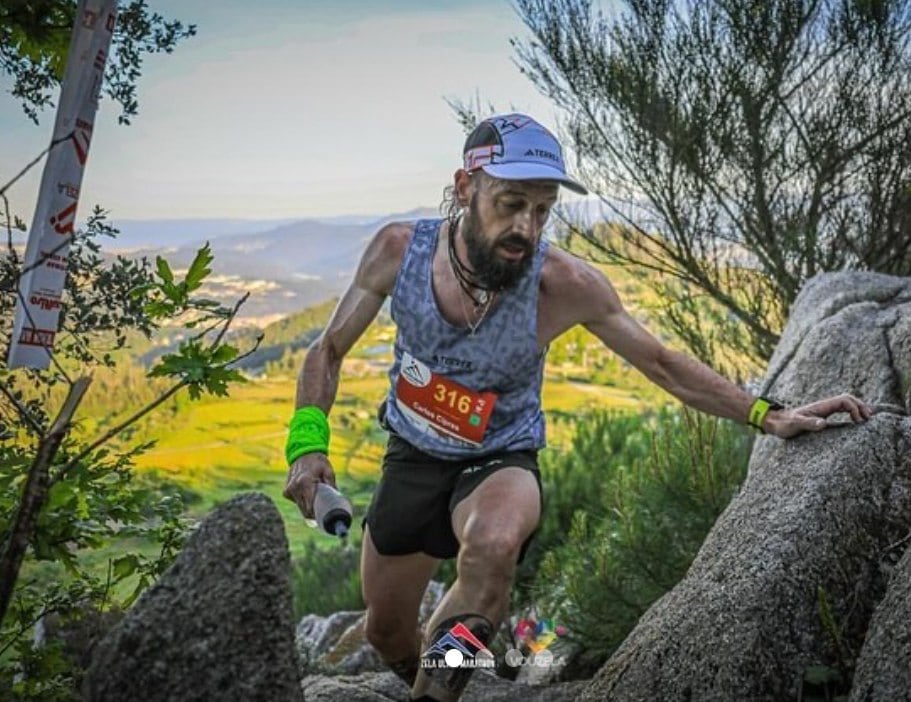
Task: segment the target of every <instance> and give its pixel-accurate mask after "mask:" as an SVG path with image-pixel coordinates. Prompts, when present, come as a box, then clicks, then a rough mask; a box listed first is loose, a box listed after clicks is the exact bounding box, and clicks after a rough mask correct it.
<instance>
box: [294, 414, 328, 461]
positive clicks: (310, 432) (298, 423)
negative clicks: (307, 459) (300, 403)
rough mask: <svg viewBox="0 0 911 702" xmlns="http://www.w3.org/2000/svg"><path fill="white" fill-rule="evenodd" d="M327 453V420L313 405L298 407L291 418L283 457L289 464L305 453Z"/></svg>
mask: <svg viewBox="0 0 911 702" xmlns="http://www.w3.org/2000/svg"><path fill="white" fill-rule="evenodd" d="M317 452H318V453H325V454H328V453H329V420H328V419H326V413H325V412H323V411H322V410H321V409H320V408H319V407H316V406H315V405H308V406H307V407H301V408H300V409H298V410H297V411H296V412H295V413H294V416H293V417H292V418H291V425H290V427H289V431H288V442H287V443H286V444H285V458H286V459H287V460H288V465H289V466H290V465H291V464H292V463H294V461H296V460H297V459H298V458H300V457H301V456H303V455H304V454H307V453H317Z"/></svg>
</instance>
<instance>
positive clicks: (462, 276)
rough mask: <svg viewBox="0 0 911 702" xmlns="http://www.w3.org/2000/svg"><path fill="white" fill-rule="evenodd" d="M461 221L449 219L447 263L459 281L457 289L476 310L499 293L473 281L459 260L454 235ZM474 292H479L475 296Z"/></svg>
mask: <svg viewBox="0 0 911 702" xmlns="http://www.w3.org/2000/svg"><path fill="white" fill-rule="evenodd" d="M461 221H462V215H458V216H457V217H450V218H449V242H448V244H449V247H448V248H449V263H450V265H451V266H452V272H453V273H455V277H456V280H458V281H459V287H461V288H462V290H463V291H464V292H465V294H466V295H468V297H470V298H471V301H472V302H473V303H474V306H475V308H476V309H477V308H479V307H482V306H483V305H486V304H487V303H488V301H489V300H490V296H491V295H493V294H494V293H497V292H500V291H499V290H498V289H497V288H493V287H489V286H487V285H484V284H483V283H479V282H477V281H476V280H475V279H474V273H473V272H472V271H471V270H470V269H469V268H468V266H466V265H465V264H464V263H463V262H462V259H460V258H459V254H458V252H457V251H456V246H455V235H456V232H457V231H458V227H459V222H461ZM475 291H480V292H479V293H477V294H476V292H475Z"/></svg>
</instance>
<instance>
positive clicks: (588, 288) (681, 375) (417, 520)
mask: <svg viewBox="0 0 911 702" xmlns="http://www.w3.org/2000/svg"><path fill="white" fill-rule="evenodd" d="M560 186H565V187H567V188H569V189H571V190H574V191H576V192H579V193H582V194H584V193H585V192H586V190H585V188H584V187H583V186H582V185H580V184H579V183H577V182H576V181H575V180H573V179H572V178H570V177H569V176H568V175H567V173H566V168H565V165H564V159H563V153H562V149H561V147H560V144H559V143H558V141H557V139H556V138H555V137H554V136H553V135H552V134H551V133H550V132H549V131H548V130H547V129H545V128H544V127H543V126H542V125H540V124H539V123H538V122H536V121H535V120H534V119H532V118H531V117H528V116H526V115H521V114H507V115H498V116H494V117H491V118H489V119H486V120H484V121H483V122H481V123H480V124H479V125H478V126H477V128H476V129H474V131H473V132H472V133H471V134H470V135H469V137H468V139H467V141H466V142H465V145H464V148H463V167H462V168H460V169H458V170H457V171H456V172H455V175H454V180H453V184H452V186H451V188H450V189H448V194H449V198H450V202H449V207H448V211H447V212H446V216H445V217H444V218H442V219H435V220H422V221H418V222H417V223H391V224H387V225H386V226H384V227H382V228H381V229H380V230H379V231H378V232H377V234H376V235H375V236H374V237H373V239H372V241H371V242H370V243H369V244H368V246H367V249H366V251H365V252H364V254H363V257H362V258H361V261H360V263H359V265H358V269H357V272H356V274H355V277H354V281H353V283H352V284H351V286H350V287H349V288H348V290H347V291H346V292H345V294H344V295H343V296H342V298H341V300H340V301H339V303H338V306H337V307H336V309H335V312H334V313H333V315H332V317H331V319H330V321H329V323H328V326H327V327H326V329H325V330H324V332H323V333H322V335H321V336H320V337H319V338H318V339H317V340H316V341H315V342H314V344H313V345H312V346H311V347H310V349H309V351H308V354H307V357H306V359H305V361H304V364H303V368H302V370H301V374H300V379H299V383H298V387H297V408H298V409H297V411H296V413H295V416H294V418H293V420H292V432H291V435H292V436H291V438H290V439H289V450H288V460H289V463H290V471H289V474H288V480H287V485H286V487H285V492H284V494H285V497H287V498H288V499H291V500H294V501H295V502H296V503H297V504H298V505H299V506H300V509H301V511H302V513H303V514H304V516H305V517H308V518H309V517H311V516H312V509H313V497H314V492H315V486H316V484H317V483H319V482H327V483H330V484H334V482H335V477H334V473H333V470H332V467H331V464H330V462H329V458H328V456H327V446H328V435H329V429H328V423H327V420H326V416H327V415H328V413H329V411H330V409H331V407H332V404H333V401H334V399H335V395H336V392H337V388H338V382H339V374H340V368H341V363H342V360H343V358H344V357H345V354H346V353H347V352H348V351H349V349H351V347H352V346H353V345H354V343H355V342H356V341H357V340H358V338H359V337H360V336H361V334H362V333H363V332H364V331H365V329H366V328H367V326H368V325H369V324H370V323H371V321H372V320H373V319H374V317H375V316H376V315H377V313H378V312H379V310H380V308H381V306H382V305H383V302H384V300H385V299H386V297H388V296H391V297H392V300H391V313H392V318H393V320H394V321H395V323H396V326H397V335H396V340H395V358H394V362H393V364H392V367H391V368H390V371H389V380H390V386H389V392H388V395H387V397H386V399H385V402H384V403H383V406H382V407H381V410H380V421H381V423H382V425H383V426H384V427H385V428H386V429H387V430H388V431H389V439H388V445H387V449H386V454H385V457H384V459H383V465H382V477H381V479H380V482H379V484H378V486H377V489H376V492H375V493H374V496H373V500H372V502H371V504H370V507H369V509H368V511H367V517H366V519H365V520H364V538H363V546H362V554H361V581H362V588H363V595H364V602H365V603H366V606H367V623H366V634H367V638H368V640H369V641H370V642H371V644H372V645H373V646H374V647H375V648H376V649H377V651H378V652H379V653H380V655H381V657H382V658H383V659H384V660H385V661H386V662H387V663H388V664H389V665H390V667H391V668H392V669H393V670H394V671H395V672H396V674H398V675H399V676H400V677H401V678H402V679H403V680H405V681H406V682H407V683H408V684H409V685H410V686H411V688H412V689H411V695H412V699H414V700H437V701H442V700H447V701H448V700H456V699H458V697H459V695H460V694H461V692H462V690H463V688H464V686H465V684H466V683H467V681H468V677H469V675H470V674H471V672H472V670H473V668H474V667H481V666H487V665H490V666H492V665H493V660H492V656H491V654H490V652H489V650H488V649H487V644H488V643H489V642H490V640H491V638H492V637H493V635H494V633H495V631H496V629H497V627H498V626H499V624H500V622H501V621H502V620H503V618H504V616H505V614H506V609H507V606H508V603H509V593H510V588H511V585H512V580H513V575H514V572H515V568H516V564H517V563H518V562H521V559H522V557H523V555H524V553H525V550H526V549H527V547H528V544H529V540H530V539H531V537H532V535H533V533H534V531H535V529H536V528H537V525H538V522H539V520H540V518H541V511H542V509H543V496H542V492H541V478H540V475H539V472H538V466H537V452H538V450H539V449H541V448H542V447H543V446H544V445H545V425H544V414H543V412H542V409H541V383H542V376H543V368H544V357H545V352H546V349H547V347H548V345H549V344H550V343H551V342H552V341H553V340H554V339H556V338H557V337H558V336H560V335H561V334H563V333H564V332H566V331H567V330H569V329H571V328H572V327H574V326H576V325H579V324H581V325H583V326H584V327H585V328H587V329H588V330H590V331H591V332H592V333H594V334H595V335H596V336H597V337H598V338H599V339H600V340H601V341H602V342H603V343H604V344H605V345H606V346H607V347H608V348H610V349H612V350H613V351H615V352H616V353H618V354H619V355H620V356H622V357H623V358H624V359H626V360H627V361H628V362H630V363H631V364H633V365H634V366H636V368H638V369H639V370H640V371H641V372H642V373H644V374H645V375H646V376H647V377H648V378H649V379H650V380H652V381H653V382H655V383H656V384H658V385H660V386H661V387H662V388H664V389H665V390H667V391H668V392H670V393H671V394H672V395H674V396H676V397H677V398H679V399H680V400H681V401H682V402H684V403H686V404H687V405H689V406H691V407H694V408H695V409H698V410H700V411H703V412H707V413H710V414H714V415H717V416H720V417H726V418H729V419H733V420H736V421H740V422H746V423H750V424H752V425H753V426H754V427H756V428H757V429H759V430H761V431H765V432H768V433H770V434H775V435H776V436H779V437H782V438H788V437H791V436H794V435H796V434H799V433H801V432H803V431H818V430H820V429H822V428H823V427H824V426H825V422H824V420H823V418H824V417H826V416H828V415H829V414H831V413H834V412H840V411H846V412H849V413H850V414H851V416H852V418H853V419H854V420H855V421H857V422H861V421H864V420H866V419H868V418H869V417H870V416H871V414H872V410H871V408H870V407H869V406H868V405H867V404H866V403H864V402H862V401H861V400H859V399H857V398H854V397H852V396H850V395H840V396H838V397H833V398H828V399H825V400H821V401H819V402H815V403H813V404H811V405H806V406H804V407H800V408H797V409H792V410H785V409H783V408H781V407H780V406H779V405H777V404H776V403H774V402H772V401H770V400H767V399H766V398H756V397H753V396H752V395H750V394H749V393H748V392H746V391H745V390H743V389H742V388H740V387H738V386H737V385H735V384H733V383H731V382H730V381H728V380H726V379H725V378H723V377H721V376H720V375H718V374H717V373H715V372H714V371H713V370H712V369H710V368H709V367H707V366H705V365H703V364H702V363H700V362H698V361H696V360H694V359H692V358H690V357H688V356H686V355H684V354H682V353H679V352H676V351H673V350H670V349H668V348H666V347H664V346H663V345H662V344H661V343H660V342H659V341H658V340H657V339H655V337H653V336H652V335H651V334H650V333H649V332H648V331H646V330H645V329H644V328H643V327H642V326H641V325H640V324H639V323H638V322H636V320H634V319H633V318H632V317H631V316H630V315H629V314H628V313H627V312H626V310H625V309H624V307H623V305H622V304H621V302H620V299H619V298H618V297H617V293H616V292H615V291H614V288H613V287H612V285H611V283H610V281H609V280H608V279H607V278H606V277H605V276H604V275H603V274H602V273H601V272H600V271H599V270H597V269H596V268H595V267H593V266H592V265H590V264H589V263H586V262H585V261H583V260H581V259H578V258H576V257H574V256H573V255H572V254H570V253H568V252H566V251H563V250H561V249H559V248H557V247H555V246H551V245H550V244H549V243H548V242H547V241H546V240H545V239H544V238H543V237H542V231H543V229H544V226H545V224H546V222H547V219H548V216H549V215H550V212H551V210H552V208H553V207H554V204H555V203H556V202H557V195H558V191H559V188H560ZM448 558H456V559H457V560H456V568H457V578H456V580H455V582H454V583H453V585H452V587H451V588H450V589H449V591H448V592H447V594H446V596H445V597H444V599H443V600H442V601H441V603H440V605H439V607H438V608H437V609H436V611H435V612H434V614H433V616H432V617H431V619H430V621H429V622H428V624H427V627H426V636H425V637H424V638H423V640H422V635H421V632H420V630H419V629H418V610H419V606H420V603H421V599H422V596H423V594H424V591H425V588H426V586H427V584H428V582H429V581H430V579H431V577H432V576H433V574H434V572H435V571H436V569H437V567H438V566H439V564H440V562H441V560H442V559H448Z"/></svg>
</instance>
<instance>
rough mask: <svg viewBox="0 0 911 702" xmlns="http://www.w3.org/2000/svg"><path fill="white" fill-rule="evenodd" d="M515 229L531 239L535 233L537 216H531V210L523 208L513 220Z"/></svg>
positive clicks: (517, 232)
mask: <svg viewBox="0 0 911 702" xmlns="http://www.w3.org/2000/svg"><path fill="white" fill-rule="evenodd" d="M513 229H514V230H515V232H516V234H521V235H522V236H524V237H526V238H529V239H530V238H532V237H533V236H534V235H535V218H534V217H532V216H531V210H522V211H521V212H518V213H516V216H515V219H514V220H513Z"/></svg>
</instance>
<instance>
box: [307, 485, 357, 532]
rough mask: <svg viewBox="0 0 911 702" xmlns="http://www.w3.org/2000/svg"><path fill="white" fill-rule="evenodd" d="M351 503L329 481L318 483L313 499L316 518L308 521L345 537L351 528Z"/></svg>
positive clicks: (326, 530) (312, 524)
mask: <svg viewBox="0 0 911 702" xmlns="http://www.w3.org/2000/svg"><path fill="white" fill-rule="evenodd" d="M351 512H352V510H351V503H350V502H349V501H348V498H346V497H345V496H344V495H343V494H342V493H340V492H339V491H338V490H336V489H335V488H334V487H332V486H331V485H329V483H318V484H317V486H316V497H315V498H314V499H313V514H314V517H315V520H313V521H311V520H308V522H309V523H310V524H311V526H315V527H318V528H320V529H322V530H323V531H325V532H326V533H327V534H332V535H333V536H339V537H345V536H347V535H348V529H350V528H351Z"/></svg>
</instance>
